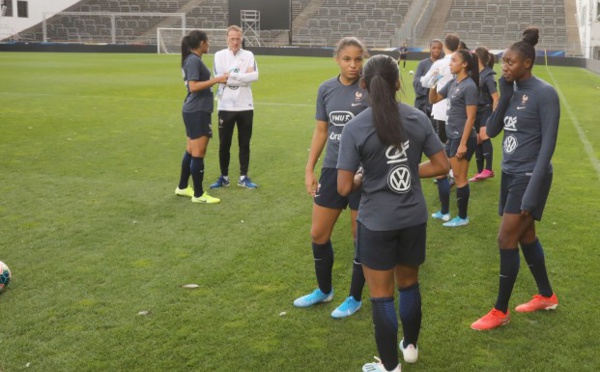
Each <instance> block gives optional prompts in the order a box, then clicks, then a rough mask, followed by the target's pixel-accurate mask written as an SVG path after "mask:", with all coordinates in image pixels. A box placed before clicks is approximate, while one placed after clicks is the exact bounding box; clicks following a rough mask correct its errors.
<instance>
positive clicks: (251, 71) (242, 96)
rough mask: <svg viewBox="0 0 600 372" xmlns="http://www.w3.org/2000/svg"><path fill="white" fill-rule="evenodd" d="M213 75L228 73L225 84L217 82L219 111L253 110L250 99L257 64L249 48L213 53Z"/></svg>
mask: <svg viewBox="0 0 600 372" xmlns="http://www.w3.org/2000/svg"><path fill="white" fill-rule="evenodd" d="M213 69H214V74H215V76H221V75H223V74H225V73H227V72H228V73H229V78H228V79H227V85H225V84H219V89H218V91H217V100H218V101H219V104H218V107H217V109H218V110H219V111H247V110H254V102H253V99H252V89H251V88H250V85H251V83H252V82H254V81H257V80H258V66H257V65H256V60H255V59H254V54H252V52H250V51H249V50H244V49H240V50H239V51H238V52H237V53H236V54H233V52H232V51H231V50H229V49H223V50H220V51H218V52H217V53H215V63H214V65H213Z"/></svg>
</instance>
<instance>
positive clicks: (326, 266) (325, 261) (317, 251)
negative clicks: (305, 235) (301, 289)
mask: <svg viewBox="0 0 600 372" xmlns="http://www.w3.org/2000/svg"><path fill="white" fill-rule="evenodd" d="M312 250H313V257H314V259H315V273H316V274H317V283H318V284H319V288H320V289H321V291H322V292H323V293H325V294H329V293H331V270H332V268H333V247H332V246H331V241H328V242H327V243H325V244H315V243H312Z"/></svg>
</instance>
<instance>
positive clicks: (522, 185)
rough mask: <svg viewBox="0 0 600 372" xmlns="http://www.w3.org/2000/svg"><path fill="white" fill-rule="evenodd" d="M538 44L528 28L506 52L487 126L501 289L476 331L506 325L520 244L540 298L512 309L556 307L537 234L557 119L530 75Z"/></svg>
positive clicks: (550, 91) (554, 101)
mask: <svg viewBox="0 0 600 372" xmlns="http://www.w3.org/2000/svg"><path fill="white" fill-rule="evenodd" d="M538 39H539V31H538V29H537V28H535V27H528V28H527V29H525V31H524V32H523V39H522V40H521V41H518V42H516V43H514V44H512V45H511V46H510V47H509V48H508V49H506V51H505V52H504V55H503V56H502V77H501V78H500V79H499V81H498V83H499V84H498V85H499V87H500V102H499V103H498V108H497V109H496V111H494V113H492V116H491V117H490V120H489V121H488V123H487V127H486V128H487V133H488V135H489V136H490V137H495V136H497V135H498V134H499V133H500V131H502V129H504V140H503V149H504V154H503V155H504V156H503V158H502V180H501V182H500V184H501V186H500V203H499V208H498V212H499V213H500V216H502V222H501V223H500V229H499V232H498V246H499V248H500V284H499V289H498V297H497V300H496V304H495V305H494V308H493V309H492V310H491V311H490V312H489V313H488V314H486V315H485V316H484V317H482V318H481V319H479V320H477V321H476V322H474V323H473V324H472V325H471V328H473V329H476V330H488V329H493V328H496V327H499V326H503V325H505V324H507V323H508V322H509V321H510V314H509V311H508V301H509V299H510V295H511V294H512V290H513V286H514V284H515V280H516V279H517V274H518V273H519V245H521V250H522V251H523V256H524V257H525V261H527V265H528V266H529V270H530V271H531V274H532V275H533V278H534V279H535V282H536V284H537V287H538V292H539V293H538V294H536V295H535V296H533V299H532V300H531V301H529V302H527V303H525V304H522V305H519V306H517V307H516V308H515V310H516V311H517V312H531V311H537V310H553V309H556V307H557V306H558V299H557V298H556V294H555V293H554V292H553V291H552V287H551V286H550V280H549V279H548V273H547V272H546V263H545V259H544V249H543V248H542V244H541V243H540V241H539V239H538V237H537V235H536V232H535V220H538V221H539V220H541V219H542V213H543V211H544V206H545V205H546V200H547V198H548V193H549V192H550V185H551V184H552V163H551V159H552V154H553V153H554V149H555V147H556V137H557V135H558V122H559V119H560V102H559V100H558V95H557V94H556V91H555V90H554V88H553V87H552V86H550V84H548V83H546V82H545V81H543V80H541V79H539V78H537V77H535V76H534V75H533V74H532V72H531V70H532V69H533V64H534V62H535V48H534V47H535V45H536V44H537V42H538Z"/></svg>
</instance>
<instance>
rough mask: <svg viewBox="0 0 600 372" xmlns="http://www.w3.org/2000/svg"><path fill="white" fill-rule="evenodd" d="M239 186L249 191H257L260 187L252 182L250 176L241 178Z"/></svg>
mask: <svg viewBox="0 0 600 372" xmlns="http://www.w3.org/2000/svg"><path fill="white" fill-rule="evenodd" d="M238 186H239V187H245V188H247V189H256V188H258V185H257V184H255V183H254V182H252V180H251V179H250V177H248V176H241V177H240V180H239V181H238Z"/></svg>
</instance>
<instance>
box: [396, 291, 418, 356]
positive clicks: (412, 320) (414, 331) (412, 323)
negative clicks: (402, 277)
mask: <svg viewBox="0 0 600 372" xmlns="http://www.w3.org/2000/svg"><path fill="white" fill-rule="evenodd" d="M398 291H399V292H400V298H399V300H398V312H399V314H400V320H401V321H402V331H403V333H404V346H405V347H406V346H408V345H409V344H413V345H415V347H416V346H417V341H418V339H419V331H420V330H421V317H422V312H421V291H420V290H419V283H416V284H414V285H411V286H410V287H408V288H402V289H399V290H398Z"/></svg>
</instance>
